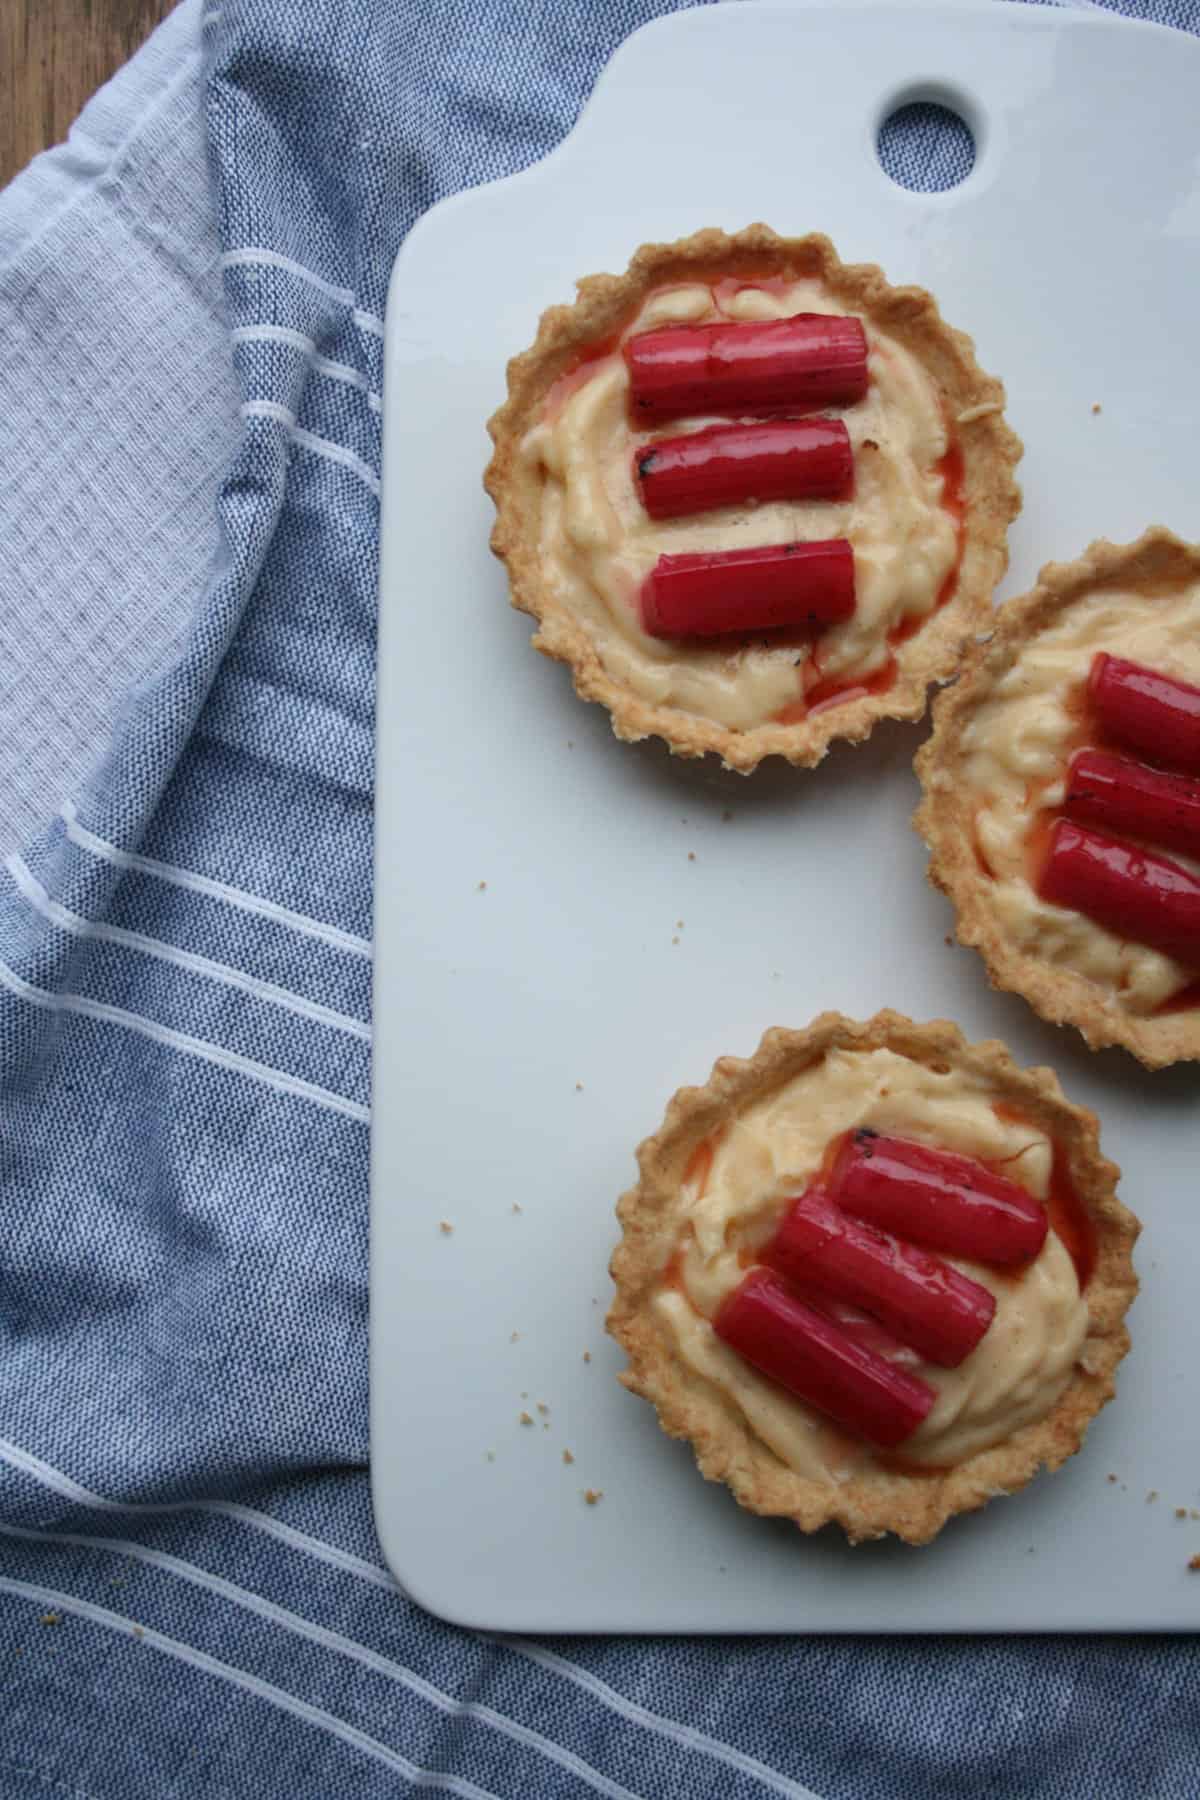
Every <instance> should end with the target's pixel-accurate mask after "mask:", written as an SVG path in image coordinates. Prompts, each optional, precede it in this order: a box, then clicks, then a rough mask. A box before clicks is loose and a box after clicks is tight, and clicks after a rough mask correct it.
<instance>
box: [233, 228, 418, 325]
mask: <svg viewBox="0 0 1200 1800" xmlns="http://www.w3.org/2000/svg"><path fill="white" fill-rule="evenodd" d="M221 267H222V268H223V269H236V268H247V267H248V268H264V269H283V270H285V271H286V272H287V273H288V274H289V275H295V276H297V277H298V279H299V280H301V281H305V282H307V283H308V285H309V287H313V288H316V290H317V292H318V293H319V294H324V295H326V296H327V298H328V299H330V300H338V301H340V302H341V304H342V305H343V306H349V307H350V308H352V311H351V314H350V317H351V318H352V319H353V320H354V323H355V324H356V325H361V326H362V328H363V330H364V331H369V332H370V333H371V335H372V337H382V336H383V320H382V319H380V318H377V317H376V315H375V314H374V313H370V312H366V311H365V310H364V309H363V308H362V307H361V306H355V304H354V294H353V292H352V290H351V289H350V288H344V287H338V286H337V284H336V282H332V281H326V279H325V277H324V276H323V275H318V274H317V273H316V272H315V271H314V270H313V269H306V268H305V266H304V264H303V263H298V262H297V261H296V259H295V258H294V257H292V256H284V255H283V253H282V251H279V250H267V249H264V248H262V247H261V246H259V245H256V244H246V245H243V246H242V248H241V249H238V250H226V251H224V253H223V254H222V256H221Z"/></svg>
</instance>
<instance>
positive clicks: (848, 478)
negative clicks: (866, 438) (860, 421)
mask: <svg viewBox="0 0 1200 1800" xmlns="http://www.w3.org/2000/svg"><path fill="white" fill-rule="evenodd" d="M633 467H634V474H635V476H636V479H637V483H638V487H639V489H640V491H641V496H642V505H643V506H644V507H645V508H646V511H647V512H648V513H649V514H650V517H651V518H652V519H679V518H683V517H684V516H686V515H687V514H689V513H701V512H711V511H712V510H713V509H714V508H715V507H718V506H738V505H740V504H742V503H743V502H745V501H749V500H757V501H767V500H841V499H845V498H846V496H847V495H848V494H849V492H850V489H851V486H852V485H853V481H854V452H853V450H852V449H851V447H850V434H849V432H848V431H847V430H846V427H845V426H844V425H843V424H842V421H841V420H840V419H774V420H771V421H769V422H767V423H764V424H758V425H713V426H710V427H709V428H708V430H706V431H694V432H691V433H689V434H687V435H685V436H683V437H673V438H661V439H659V441H658V442H657V443H654V444H644V445H643V446H642V448H641V449H640V450H635V451H634V456H633Z"/></svg>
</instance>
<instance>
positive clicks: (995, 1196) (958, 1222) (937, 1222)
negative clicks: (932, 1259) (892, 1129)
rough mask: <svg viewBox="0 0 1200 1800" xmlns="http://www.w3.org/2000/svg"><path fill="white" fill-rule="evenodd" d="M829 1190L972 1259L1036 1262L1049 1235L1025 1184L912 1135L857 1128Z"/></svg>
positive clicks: (886, 1222) (858, 1210) (859, 1213)
mask: <svg viewBox="0 0 1200 1800" xmlns="http://www.w3.org/2000/svg"><path fill="white" fill-rule="evenodd" d="M829 1191H830V1195H831V1197H832V1199H833V1200H834V1201H835V1202H836V1204H837V1205H838V1206H840V1207H842V1208H843V1209H844V1210H845V1211H846V1212H848V1213H853V1214H854V1216H855V1217H856V1218H859V1219H865V1220H867V1221H868V1222H869V1223H870V1224H872V1225H877V1226H879V1227H880V1229H881V1230H884V1231H893V1232H896V1233H897V1234H898V1235H899V1236H900V1237H903V1238H905V1239H907V1240H908V1241H909V1242H910V1243H913V1244H923V1245H924V1246H925V1248H926V1249H928V1250H941V1251H943V1252H945V1253H946V1254H947V1255H949V1256H965V1257H967V1258H969V1259H970V1260H971V1261H972V1262H981V1263H991V1264H995V1265H997V1266H999V1267H1001V1268H1003V1267H1006V1266H1010V1265H1013V1264H1016V1263H1023V1262H1028V1261H1029V1259H1030V1258H1031V1257H1034V1256H1036V1255H1037V1254H1038V1252H1039V1250H1040V1249H1041V1247H1042V1245H1043V1244H1044V1243H1045V1241H1046V1232H1047V1229H1048V1223H1047V1218H1046V1213H1045V1211H1044V1210H1043V1208H1042V1207H1041V1206H1040V1205H1039V1204H1038V1202H1037V1201H1036V1200H1035V1199H1034V1197H1033V1195H1032V1194H1030V1193H1029V1192H1027V1190H1026V1189H1025V1188H1023V1187H1019V1186H1018V1185H1017V1183H1016V1182H1015V1181H1009V1180H1008V1179H1007V1178H1006V1177H1005V1176H1003V1175H997V1174H996V1172H995V1171H994V1170H993V1169H989V1168H988V1167H987V1165H986V1164H985V1163H981V1162H978V1161H976V1159H975V1158H974V1157H972V1156H960V1155H958V1153H957V1152H956V1151H953V1150H933V1149H931V1148H930V1147H929V1146H928V1145H926V1144H915V1143H911V1142H910V1141H909V1140H908V1139H907V1138H894V1137H881V1136H880V1135H879V1134H878V1133H877V1132H874V1131H869V1130H866V1129H862V1130H859V1131H851V1132H849V1133H848V1134H847V1136H846V1141H845V1143H844V1144H843V1145H842V1147H841V1149H840V1150H839V1152H838V1155H837V1160H836V1161H835V1163H834V1165H833V1172H832V1175H831V1177H830V1182H829Z"/></svg>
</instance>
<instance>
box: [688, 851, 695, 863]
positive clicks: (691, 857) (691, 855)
mask: <svg viewBox="0 0 1200 1800" xmlns="http://www.w3.org/2000/svg"><path fill="white" fill-rule="evenodd" d="M695 860H696V852H695V851H694V850H689V851H688V861H689V862H695Z"/></svg>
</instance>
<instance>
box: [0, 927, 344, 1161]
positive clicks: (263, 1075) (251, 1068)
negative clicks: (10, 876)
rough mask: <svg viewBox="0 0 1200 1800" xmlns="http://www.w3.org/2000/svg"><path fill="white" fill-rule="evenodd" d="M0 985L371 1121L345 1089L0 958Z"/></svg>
mask: <svg viewBox="0 0 1200 1800" xmlns="http://www.w3.org/2000/svg"><path fill="white" fill-rule="evenodd" d="M0 987H6V988H8V990H9V992H10V993H13V994H16V995H18V996H19V998H20V999H22V1000H28V1001H30V1002H31V1003H32V1004H33V1005H34V1006H40V1007H42V1008H43V1009H44V1010H45V1011H46V1012H65V1013H73V1014H76V1015H77V1016H79V1017H81V1018H85V1019H98V1020H99V1021H100V1022H101V1023H102V1024H105V1025H120V1026H121V1027H122V1028H123V1029H124V1030H126V1031H136V1032H138V1033H139V1034H140V1035H141V1036H142V1037H148V1038H151V1039H153V1041H154V1042H155V1043H156V1044H164V1045H166V1047H167V1048H168V1049H170V1050H180V1051H182V1052H183V1054H184V1055H185V1056H195V1057H199V1059H200V1060H201V1061H202V1062H208V1063H213V1064H215V1065H216V1067H217V1068H221V1069H228V1070H230V1072H231V1073H232V1074H235V1075H245V1076H246V1077H247V1078H248V1079H249V1080H251V1081H257V1082H260V1083H261V1084H262V1086H263V1087H269V1088H274V1089H275V1091H276V1093H280V1094H289V1095H290V1096H291V1097H292V1098H293V1099H296V1100H309V1101H311V1102H312V1104H313V1105H314V1106H320V1107H323V1108H324V1109H325V1111H326V1112H334V1113H341V1115H342V1116H343V1118H347V1119H357V1120H358V1121H359V1122H360V1123H361V1124H363V1125H366V1124H368V1123H369V1122H370V1118H371V1113H370V1109H369V1108H368V1107H366V1106H363V1105H362V1104H361V1103H360V1102H359V1101H357V1100H348V1099H347V1098H346V1096H345V1095H344V1094H335V1093H334V1092H333V1091H332V1090H331V1089H330V1088H323V1087H317V1086H316V1084H315V1083H314V1082H311V1081H304V1080H302V1079H301V1077H300V1076H298V1075H289V1074H288V1073H287V1071H286V1070H285V1069H273V1068H271V1067H269V1065H268V1064H267V1063H260V1062H256V1061H255V1060H254V1058H253V1057H250V1056H242V1055H240V1054H239V1053H238V1051H236V1050H227V1049H226V1048H225V1046H224V1045H223V1044H211V1043H209V1042H208V1041H207V1039H205V1038H197V1037H191V1036H190V1035H189V1034H188V1033H187V1032H186V1031H175V1030H173V1029H172V1027H171V1026H169V1025H160V1024H159V1022H158V1020H157V1019H148V1018H146V1017H145V1016H144V1014H142V1013H134V1012H126V1010H125V1008H124V1007H122V1006H110V1005H109V1004H108V1003H107V1002H106V1001H104V1000H92V999H90V998H89V997H88V996H87V995H86V994H56V993H51V992H50V991H49V989H47V988H40V987H35V986H34V985H33V983H32V982H30V981H26V980H24V979H23V977H22V976H20V975H18V974H17V972H16V970H15V969H10V968H9V966H8V964H7V963H3V962H0Z"/></svg>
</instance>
